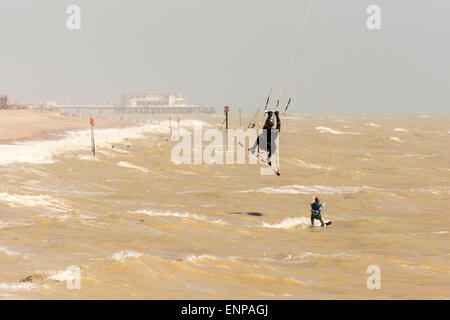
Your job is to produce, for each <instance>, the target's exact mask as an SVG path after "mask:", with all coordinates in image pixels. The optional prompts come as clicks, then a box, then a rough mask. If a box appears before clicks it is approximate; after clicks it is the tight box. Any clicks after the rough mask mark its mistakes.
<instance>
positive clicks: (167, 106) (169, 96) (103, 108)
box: [46, 92, 215, 116]
mask: <svg viewBox="0 0 450 320" xmlns="http://www.w3.org/2000/svg"><path fill="white" fill-rule="evenodd" d="M46 106H47V107H50V108H52V109H57V110H59V111H61V112H63V113H65V114H68V115H74V116H77V115H78V116H83V115H105V116H106V115H116V116H117V115H132V114H150V115H152V114H153V115H155V114H202V113H210V114H211V113H215V110H214V108H211V107H209V108H208V107H203V106H200V105H196V104H188V103H187V101H186V99H185V98H184V97H183V96H182V95H180V94H173V93H168V92H153V93H146V92H140V93H132V94H123V95H122V102H121V104H120V105H115V104H112V103H110V104H76V103H63V104H62V103H58V102H56V101H49V102H47V103H46Z"/></svg>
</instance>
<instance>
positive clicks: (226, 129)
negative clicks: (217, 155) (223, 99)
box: [224, 106, 230, 150]
mask: <svg viewBox="0 0 450 320" xmlns="http://www.w3.org/2000/svg"><path fill="white" fill-rule="evenodd" d="M224 112H225V147H226V149H227V150H228V113H229V112H230V107H228V106H227V107H225V108H224Z"/></svg>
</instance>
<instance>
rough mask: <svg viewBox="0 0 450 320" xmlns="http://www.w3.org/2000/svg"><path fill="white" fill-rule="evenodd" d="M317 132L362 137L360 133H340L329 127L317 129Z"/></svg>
mask: <svg viewBox="0 0 450 320" xmlns="http://www.w3.org/2000/svg"><path fill="white" fill-rule="evenodd" d="M316 130H317V131H319V132H320V133H331V134H353V135H360V133H359V132H351V131H347V132H344V131H338V130H334V129H331V128H327V127H316Z"/></svg>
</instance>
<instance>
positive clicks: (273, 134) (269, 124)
mask: <svg viewBox="0 0 450 320" xmlns="http://www.w3.org/2000/svg"><path fill="white" fill-rule="evenodd" d="M272 117H273V112H271V111H269V113H268V114H267V119H266V122H265V123H264V127H263V133H261V134H260V135H259V136H258V138H257V139H256V141H255V144H254V145H253V147H251V148H250V149H249V150H250V151H252V152H254V151H255V149H256V147H257V146H258V147H260V148H262V149H263V150H265V151H267V152H268V153H269V155H268V156H267V161H268V162H269V165H270V159H271V157H272V152H275V151H276V147H277V146H276V145H275V143H274V145H273V147H274V149H273V150H272V138H273V140H274V141H275V140H276V139H277V137H278V134H279V133H280V129H281V122H280V115H279V112H278V111H275V117H276V119H277V127H276V129H275V130H273V129H272V128H273V125H274V121H273V119H272ZM264 134H266V135H267V136H266V137H264ZM264 138H266V146H265V148H264V146H260V144H259V139H262V140H263V141H264Z"/></svg>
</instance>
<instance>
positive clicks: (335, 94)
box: [0, 0, 450, 113]
mask: <svg viewBox="0 0 450 320" xmlns="http://www.w3.org/2000/svg"><path fill="white" fill-rule="evenodd" d="M309 1H311V7H310V10H309V14H308V15H307V18H306V20H305V24H304V29H303V32H302V37H301V39H300V41H299V42H298V46H297V47H296V43H297V42H296V39H297V37H298V34H299V28H300V26H301V25H302V21H303V19H304V17H305V12H306V11H307V8H308V4H309ZM70 5H78V6H79V7H80V9H81V29H80V30H69V29H68V28H67V26H66V22H67V19H68V18H69V14H67V12H66V10H67V8H68V7H69V6H70ZM369 5H377V6H379V7H380V9H381V30H369V29H368V28H367V25H366V21H367V19H368V17H369V14H368V13H367V8H368V6H369ZM449 12H450V1H448V0H431V1H430V0H395V1H393V0H370V1H366V0H226V1H224V0H221V1H218V0H189V1H186V0H127V1H121V0H70V1H66V0H58V1H55V0H2V1H1V2H0V16H1V18H0V43H1V44H0V94H3V93H6V94H8V95H9V97H10V100H12V101H13V102H14V101H16V102H17V101H18V102H45V101H49V100H56V101H59V102H65V101H68V102H80V103H106V102H114V103H119V102H120V100H121V94H122V93H133V92H141V91H148V92H156V91H165V92H174V93H180V94H183V95H184V96H185V97H186V98H187V100H188V101H189V102H191V103H198V104H202V105H204V106H208V107H215V108H216V110H218V111H219V110H222V109H223V106H225V105H228V106H230V107H231V108H232V109H235V110H236V109H242V110H243V111H247V112H254V111H255V110H256V108H258V107H262V108H263V107H264V104H265V100H266V98H267V95H268V93H269V89H270V87H271V86H272V85H273V90H272V96H271V99H272V102H271V105H270V107H271V108H273V102H274V101H276V100H277V98H278V96H280V94H281V93H282V94H281V96H280V101H281V102H280V104H281V105H282V106H284V105H285V104H286V102H287V100H288V99H289V98H290V97H291V96H292V99H293V100H292V104H291V106H290V107H289V109H290V110H292V111H293V112H329V113H336V112H448V111H450V102H449V93H450V63H449V57H450V41H449V40H448V39H449V38H450V37H449V36H450V19H449V18H448V17H449ZM294 48H297V49H296V51H295V50H294ZM293 52H295V54H294V59H293V60H292V67H291V68H290V72H289V74H288V77H287V78H286V81H285V80H284V79H285V77H286V74H287V71H288V69H289V65H290V61H291V56H292V55H293ZM283 83H285V85H284V86H283Z"/></svg>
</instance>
